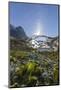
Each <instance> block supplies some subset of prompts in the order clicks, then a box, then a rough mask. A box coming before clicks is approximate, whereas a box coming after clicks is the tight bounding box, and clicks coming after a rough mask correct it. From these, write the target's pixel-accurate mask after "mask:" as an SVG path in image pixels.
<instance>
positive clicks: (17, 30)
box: [10, 24, 27, 40]
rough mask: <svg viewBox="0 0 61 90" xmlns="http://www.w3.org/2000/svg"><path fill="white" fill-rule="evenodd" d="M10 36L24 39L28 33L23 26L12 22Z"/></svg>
mask: <svg viewBox="0 0 61 90" xmlns="http://www.w3.org/2000/svg"><path fill="white" fill-rule="evenodd" d="M10 36H11V37H14V38H16V39H22V40H25V39H27V35H26V33H25V31H24V29H23V28H22V27H21V26H18V27H14V26H13V25H11V24H10Z"/></svg>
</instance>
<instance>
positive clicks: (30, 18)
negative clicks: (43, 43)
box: [9, 2, 58, 37]
mask: <svg viewBox="0 0 61 90" xmlns="http://www.w3.org/2000/svg"><path fill="white" fill-rule="evenodd" d="M9 19H10V21H9V23H10V24H12V25H13V26H15V27H17V26H22V27H23V29H24V31H25V33H26V34H27V36H29V37H31V36H32V35H35V34H37V35H39V34H40V35H47V36H53V37H54V36H57V35H58V5H46V4H31V3H15V2H10V3H9Z"/></svg>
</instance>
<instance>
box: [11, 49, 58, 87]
mask: <svg viewBox="0 0 61 90" xmlns="http://www.w3.org/2000/svg"><path fill="white" fill-rule="evenodd" d="M10 67H11V68H10V87H26V86H42V85H57V84H58V83H59V82H58V80H59V76H58V69H59V68H58V54H57V52H41V53H40V52H37V51H34V50H32V51H30V52H29V51H19V50H11V51H10Z"/></svg>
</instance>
